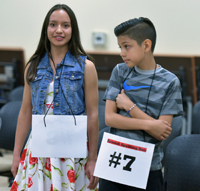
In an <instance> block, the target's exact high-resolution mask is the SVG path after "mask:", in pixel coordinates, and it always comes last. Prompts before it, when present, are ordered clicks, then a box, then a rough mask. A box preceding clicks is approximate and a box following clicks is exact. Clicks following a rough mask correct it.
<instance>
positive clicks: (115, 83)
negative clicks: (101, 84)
mask: <svg viewBox="0 0 200 191" xmlns="http://www.w3.org/2000/svg"><path fill="white" fill-rule="evenodd" d="M118 67H119V66H118V65H116V66H115V67H114V68H113V71H112V73H111V77H110V80H109V82H108V86H107V88H106V91H105V94H104V96H103V100H104V101H106V99H110V100H113V101H116V97H117V95H118V94H119V93H120V91H121V83H120V78H119V74H118V71H119V69H118Z"/></svg>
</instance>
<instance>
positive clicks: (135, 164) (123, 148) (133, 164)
mask: <svg viewBox="0 0 200 191" xmlns="http://www.w3.org/2000/svg"><path fill="white" fill-rule="evenodd" d="M154 147H155V145H154V144H150V143H145V142H142V141H135V140H132V139H128V138H124V137H120V136H117V135H113V134H110V133H104V136H103V139H102V142H101V147H100V150H99V154H98V158H97V163H96V167H95V171H94V176H97V177H100V178H103V179H106V180H110V181H113V182H118V183H121V184H125V185H129V186H134V187H137V188H142V189H146V185H147V180H148V176H149V171H150V166H151V161H152V157H153V152H154Z"/></svg>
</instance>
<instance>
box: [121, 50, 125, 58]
mask: <svg viewBox="0 0 200 191" xmlns="http://www.w3.org/2000/svg"><path fill="white" fill-rule="evenodd" d="M120 56H121V57H122V58H123V57H125V53H124V52H123V51H122V50H121V52H120Z"/></svg>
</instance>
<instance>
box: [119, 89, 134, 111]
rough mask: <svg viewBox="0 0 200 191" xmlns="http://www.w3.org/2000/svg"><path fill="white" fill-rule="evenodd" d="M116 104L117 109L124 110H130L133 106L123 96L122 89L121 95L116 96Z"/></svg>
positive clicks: (125, 96)
mask: <svg viewBox="0 0 200 191" xmlns="http://www.w3.org/2000/svg"><path fill="white" fill-rule="evenodd" d="M116 104H117V107H118V108H119V109H125V110H126V108H130V107H131V106H132V105H133V102H132V101H131V100H130V99H129V97H128V96H127V95H126V94H125V92H124V89H122V90H121V93H120V94H118V96H117V98H116Z"/></svg>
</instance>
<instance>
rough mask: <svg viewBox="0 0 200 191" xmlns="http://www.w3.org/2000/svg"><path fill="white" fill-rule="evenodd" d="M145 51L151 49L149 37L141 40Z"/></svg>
mask: <svg viewBox="0 0 200 191" xmlns="http://www.w3.org/2000/svg"><path fill="white" fill-rule="evenodd" d="M143 45H144V50H145V52H149V51H151V46H152V42H151V40H149V39H146V40H144V42H143Z"/></svg>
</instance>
